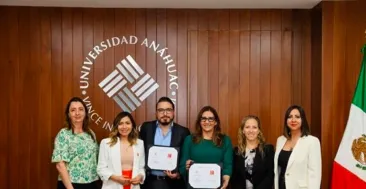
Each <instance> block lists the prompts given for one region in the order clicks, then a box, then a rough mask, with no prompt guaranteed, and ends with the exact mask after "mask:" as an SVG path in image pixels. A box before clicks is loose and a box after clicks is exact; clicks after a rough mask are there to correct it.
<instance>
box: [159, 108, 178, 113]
mask: <svg viewBox="0 0 366 189" xmlns="http://www.w3.org/2000/svg"><path fill="white" fill-rule="evenodd" d="M157 111H158V112H159V113H160V114H164V113H166V114H170V113H172V112H173V111H174V110H173V109H172V108H167V109H163V108H159V109H157Z"/></svg>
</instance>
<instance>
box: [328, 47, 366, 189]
mask: <svg viewBox="0 0 366 189" xmlns="http://www.w3.org/2000/svg"><path fill="white" fill-rule="evenodd" d="M365 51H366V45H365V46H364V47H363V48H362V53H365ZM332 189H366V56H365V54H364V56H363V60H362V65H361V71H360V75H359V77H358V81H357V86H356V91H355V93H354V96H353V100H352V104H351V109H350V112H349V117H348V122H347V126H346V130H345V131H344V134H343V138H342V141H341V144H340V145H339V148H338V152H337V155H336V157H335V161H334V163H333V176H332Z"/></svg>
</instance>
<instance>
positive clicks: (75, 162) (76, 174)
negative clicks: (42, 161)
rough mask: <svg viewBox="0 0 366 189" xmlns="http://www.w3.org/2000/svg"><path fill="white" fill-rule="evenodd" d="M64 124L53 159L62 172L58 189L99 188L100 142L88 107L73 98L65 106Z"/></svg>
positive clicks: (57, 138) (56, 140) (76, 98)
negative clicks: (97, 182) (90, 124)
mask: <svg viewBox="0 0 366 189" xmlns="http://www.w3.org/2000/svg"><path fill="white" fill-rule="evenodd" d="M65 117H66V120H65V127H64V128H62V129H61V130H60V132H59V133H58V134H57V136H56V139H55V146H54V150H53V154H52V162H54V163H56V168H57V171H58V173H59V177H58V183H57V189H84V188H85V189H86V188H87V189H94V188H97V184H96V181H97V180H98V179H99V177H98V174H97V156H98V144H97V141H96V138H95V134H94V132H93V131H92V130H91V129H90V128H89V115H88V110H87V107H86V105H85V103H84V102H83V100H82V99H80V98H78V97H73V98H72V99H71V100H70V101H69V102H68V104H67V106H66V109H65Z"/></svg>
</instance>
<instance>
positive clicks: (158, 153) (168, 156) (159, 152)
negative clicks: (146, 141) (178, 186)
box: [147, 146, 178, 171]
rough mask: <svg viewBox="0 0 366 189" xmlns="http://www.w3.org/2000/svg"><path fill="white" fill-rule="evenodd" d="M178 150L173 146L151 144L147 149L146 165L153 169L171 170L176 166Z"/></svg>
mask: <svg viewBox="0 0 366 189" xmlns="http://www.w3.org/2000/svg"><path fill="white" fill-rule="evenodd" d="M177 163H178V151H177V149H176V148H173V147H165V146H152V147H151V148H150V149H149V156H148V160H147V166H149V167H150V169H154V170H164V171H165V170H167V171H172V170H174V169H176V168H177Z"/></svg>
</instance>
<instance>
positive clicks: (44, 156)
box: [0, 7, 357, 189]
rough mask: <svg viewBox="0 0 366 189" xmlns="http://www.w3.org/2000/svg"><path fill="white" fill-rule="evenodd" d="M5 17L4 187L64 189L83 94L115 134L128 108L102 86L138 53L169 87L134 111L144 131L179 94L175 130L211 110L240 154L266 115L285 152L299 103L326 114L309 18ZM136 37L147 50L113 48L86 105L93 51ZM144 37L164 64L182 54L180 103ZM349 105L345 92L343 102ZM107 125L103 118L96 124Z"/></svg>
mask: <svg viewBox="0 0 366 189" xmlns="http://www.w3.org/2000/svg"><path fill="white" fill-rule="evenodd" d="M0 11H1V12H2V13H4V16H3V17H1V18H0V19H1V23H0V26H1V28H6V29H1V30H0V40H1V44H3V45H2V46H1V47H0V48H1V49H0V53H1V54H0V57H1V59H0V65H1V73H0V75H1V78H2V79H1V82H2V84H3V85H2V86H3V87H4V88H5V91H6V93H1V100H2V102H3V103H2V105H3V106H4V107H5V108H4V109H3V110H2V111H1V112H0V114H1V117H0V118H1V120H2V123H4V124H3V125H2V126H1V129H2V131H3V132H2V133H1V134H0V135H1V137H0V138H1V140H0V142H1V149H4V150H2V152H1V155H2V156H1V158H0V170H8V172H7V174H4V172H3V171H2V172H1V175H0V176H1V177H0V178H1V179H2V180H1V182H0V183H1V184H0V188H34V187H37V188H40V189H43V188H44V189H46V188H54V185H55V183H56V178H57V171H56V169H55V165H54V164H51V163H50V157H51V153H52V150H53V142H54V138H55V136H56V134H57V133H58V131H59V130H60V129H61V128H62V127H63V122H64V108H65V105H66V103H67V101H68V100H69V99H70V98H71V97H72V96H81V97H83V98H87V97H88V98H87V99H86V101H87V104H88V105H89V108H90V111H91V112H93V113H97V114H98V115H94V116H93V120H94V121H93V123H92V125H91V128H92V129H93V130H94V131H95V133H96V135H97V139H98V141H100V140H101V139H102V138H104V137H107V136H108V134H109V128H110V126H111V125H109V124H111V122H112V121H113V118H114V116H115V115H116V114H117V113H118V112H119V111H121V108H120V107H119V105H117V104H116V103H115V102H114V101H113V100H112V99H111V98H109V97H107V96H106V95H105V94H104V92H103V90H101V89H100V87H99V86H98V84H99V82H101V80H103V78H105V77H106V76H107V75H109V74H110V73H111V72H112V71H113V70H115V69H116V64H117V63H119V62H121V61H122V59H124V58H125V57H126V56H127V55H131V56H132V57H133V58H134V59H135V60H136V62H137V63H138V64H139V65H140V67H141V68H142V69H143V70H144V71H145V72H146V73H148V74H150V75H151V76H152V77H153V78H154V79H155V81H157V82H158V83H159V85H160V87H159V88H158V90H157V91H156V92H154V93H152V94H151V95H150V96H149V97H148V98H147V99H146V100H145V101H143V102H142V105H141V106H140V107H138V108H137V109H136V111H134V112H133V115H134V117H135V118H136V121H137V123H138V124H141V123H142V122H144V121H147V120H152V119H154V118H155V103H156V100H157V99H158V98H159V97H160V96H162V95H168V96H170V97H172V98H176V99H177V101H176V106H177V111H176V121H177V122H178V123H179V124H182V125H184V126H186V127H189V128H190V129H191V130H192V131H193V126H194V122H195V119H196V116H197V113H198V111H199V110H200V108H201V107H202V106H204V105H212V106H213V107H215V108H216V109H217V110H218V112H219V114H220V118H221V121H222V127H223V128H222V130H223V131H224V132H225V133H227V134H228V135H229V136H230V137H231V138H232V140H233V143H234V144H236V139H237V129H238V127H239V125H240V122H241V119H242V118H243V117H244V116H245V115H248V114H255V115H258V116H259V117H260V119H261V120H262V124H263V131H264V134H265V136H266V138H267V141H268V142H269V143H272V144H275V142H276V139H277V137H278V136H279V135H281V133H282V127H283V116H284V112H285V110H286V108H287V107H288V106H289V105H290V104H292V103H297V104H300V105H302V106H304V108H305V109H306V111H307V112H310V110H311V109H313V108H314V106H319V104H318V105H317V104H313V96H311V95H309V94H312V93H311V92H312V91H313V89H312V79H313V78H312V77H310V76H311V74H312V73H313V72H312V71H311V70H312V69H313V65H312V64H310V63H312V62H311V60H310V57H309V56H311V55H312V52H311V50H312V47H311V33H310V32H311V21H310V19H311V17H310V14H309V10H302V11H295V10H165V9H81V8H41V7H0ZM130 35H133V36H137V37H138V39H139V41H138V43H137V44H136V45H119V46H116V47H113V48H108V49H107V50H105V51H103V52H102V53H100V54H99V55H98V56H97V58H96V59H95V60H92V61H91V63H90V64H91V65H88V66H89V67H90V72H89V74H88V75H87V78H88V82H89V86H88V88H87V89H85V93H86V95H83V94H82V91H83V90H81V89H80V85H81V83H80V77H81V74H80V73H81V72H80V71H81V67H82V66H83V65H84V63H85V62H88V60H87V59H86V58H87V57H89V55H88V54H89V52H90V51H93V48H94V47H95V46H96V45H100V42H101V41H104V40H106V39H110V38H112V37H113V36H119V37H122V36H127V37H128V36H130ZM145 38H147V39H148V42H149V44H151V43H152V42H153V41H155V42H156V45H157V44H159V47H158V50H161V49H163V48H165V47H167V48H168V50H167V51H166V52H165V55H167V54H169V55H171V57H172V60H173V62H174V64H175V66H176V69H177V73H176V75H177V76H178V83H179V89H178V94H174V95H173V94H172V93H171V90H170V89H169V87H170V86H169V79H171V77H170V76H169V74H168V73H167V71H166V70H167V65H166V63H165V61H164V60H163V59H162V58H161V56H160V53H157V52H155V51H154V50H153V48H146V47H145V46H144V45H141V43H142V40H143V39H145ZM350 53H351V52H350ZM89 58H90V57H89ZM347 68H348V67H347ZM347 68H346V70H347ZM353 68H357V67H356V66H355V67H353ZM353 68H352V69H353ZM340 70H341V69H340ZM347 73H349V75H351V73H352V71H351V70H347ZM347 81H348V82H349V83H351V79H349V80H347ZM129 86H130V85H129ZM346 97H349V95H348V93H346V92H345V93H344V96H342V98H346ZM344 104H347V103H344ZM98 117H100V118H101V119H102V120H101V121H100V123H98V124H96V123H95V121H96V120H97V119H98ZM106 121H107V123H108V124H104V123H105V122H106ZM326 123H328V122H326ZM313 127H316V128H318V129H319V128H320V126H319V125H318V126H313ZM318 134H320V129H319V132H318ZM316 136H318V137H319V135H316ZM322 136H323V135H322ZM326 137H327V136H326ZM8 165H17V167H15V168H12V169H10V168H9V166H8ZM44 173H46V174H44ZM19 175H22V176H21V177H19ZM41 175H46V176H42V177H41Z"/></svg>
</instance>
